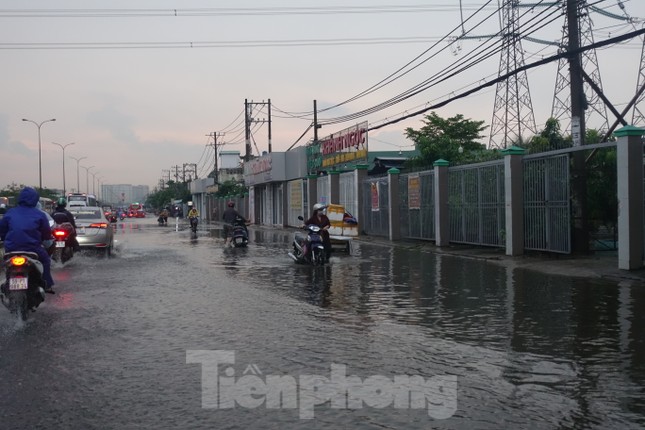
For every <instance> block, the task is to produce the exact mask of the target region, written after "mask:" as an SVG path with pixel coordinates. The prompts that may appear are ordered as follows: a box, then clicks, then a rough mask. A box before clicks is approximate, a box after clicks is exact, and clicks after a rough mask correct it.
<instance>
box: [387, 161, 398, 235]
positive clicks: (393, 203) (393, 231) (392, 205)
mask: <svg viewBox="0 0 645 430" xmlns="http://www.w3.org/2000/svg"><path fill="white" fill-rule="evenodd" d="M400 174H401V171H400V170H399V169H397V168H396V167H392V168H391V169H390V170H388V171H387V182H388V187H387V192H388V208H387V210H388V214H389V223H388V224H389V226H388V227H389V233H390V240H399V239H401V193H400V192H399V188H400V186H399V175H400Z"/></svg>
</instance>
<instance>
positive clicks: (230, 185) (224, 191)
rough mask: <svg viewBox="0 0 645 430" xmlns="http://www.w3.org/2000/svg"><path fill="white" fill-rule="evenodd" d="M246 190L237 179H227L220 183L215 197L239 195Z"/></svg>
mask: <svg viewBox="0 0 645 430" xmlns="http://www.w3.org/2000/svg"><path fill="white" fill-rule="evenodd" d="M246 192H248V187H246V186H245V185H244V184H241V183H239V182H237V181H234V180H232V179H229V180H228V181H224V182H223V183H221V184H220V186H219V189H218V190H217V192H216V193H215V197H228V196H240V195H243V194H244V193H246Z"/></svg>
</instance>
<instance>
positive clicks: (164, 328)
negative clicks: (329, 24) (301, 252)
mask: <svg viewBox="0 0 645 430" xmlns="http://www.w3.org/2000/svg"><path fill="white" fill-rule="evenodd" d="M99 209H100V208H99ZM109 229H111V231H112V233H113V250H112V252H111V256H110V258H103V257H101V256H99V255H95V254H94V253H90V254H88V253H80V254H79V255H77V256H75V257H74V258H73V259H72V260H71V261H69V262H67V263H66V264H62V263H60V262H54V263H53V266H52V275H53V277H54V279H55V281H56V290H57V292H56V294H55V295H53V296H51V297H48V298H47V301H46V303H45V304H44V305H42V306H40V307H39V308H38V309H37V311H36V312H35V313H33V314H32V315H31V316H30V318H29V320H28V321H26V322H24V321H21V320H20V319H17V318H15V317H14V316H12V315H11V314H10V313H9V312H2V313H0V392H2V393H5V399H6V401H5V402H4V405H3V407H2V408H0V422H2V427H3V428H65V429H89V428H101V429H134V428H191V429H211V428H230V429H233V428H240V429H251V428H281V429H286V428H303V427H306V428H397V429H411V428H420V429H421V428H423V429H425V428H446V429H471V428H477V429H497V428H533V429H553V428H598V429H600V428H621V429H637V428H642V427H643V426H645V404H644V403H643V401H642V398H643V397H642V387H643V386H645V384H644V382H645V364H644V363H645V361H644V360H642V357H644V356H645V344H644V342H643V330H642V327H645V316H644V314H643V313H642V312H638V309H641V308H642V307H643V306H644V305H645V291H643V289H633V288H629V287H628V286H626V285H616V284H612V283H610V282H604V281H602V282H601V281H598V280H594V281H589V280H584V279H574V278H567V277H558V276H550V275H545V274H540V273H534V272H529V271H524V270H517V269H514V268H512V267H504V266H499V265H490V264H488V263H486V262H485V261H480V260H471V259H464V258H457V257H452V256H447V255H437V254H433V253H432V252H429V251H427V250H426V249H424V248H422V247H419V246H418V245H405V244H403V245H397V246H394V245H392V244H390V243H388V242H381V241H378V240H371V241H369V240H356V241H354V243H353V244H352V247H351V248H352V249H351V252H350V253H349V254H348V253H345V252H336V251H335V252H332V254H331V257H330V259H329V263H328V264H325V265H321V266H314V265H300V264H294V261H293V259H292V258H291V257H289V255H288V253H289V252H290V251H291V250H292V248H291V247H292V241H293V234H294V231H293V230H290V229H281V228H269V227H257V226H250V227H249V228H248V244H247V246H245V247H230V246H224V243H225V238H224V235H223V230H222V226H221V225H220V224H208V223H206V222H203V223H200V224H199V226H198V229H197V234H196V235H194V234H192V232H191V231H190V226H189V224H188V221H187V220H186V219H183V218H179V219H177V218H169V220H168V225H167V226H160V225H159V223H158V222H157V219H156V217H153V216H149V217H146V218H126V219H124V220H119V221H117V222H116V223H113V224H111V225H109ZM86 233H87V230H86ZM80 241H81V236H79V242H80ZM81 245H82V242H81ZM538 406H539V407H538ZM500 423H502V424H500Z"/></svg>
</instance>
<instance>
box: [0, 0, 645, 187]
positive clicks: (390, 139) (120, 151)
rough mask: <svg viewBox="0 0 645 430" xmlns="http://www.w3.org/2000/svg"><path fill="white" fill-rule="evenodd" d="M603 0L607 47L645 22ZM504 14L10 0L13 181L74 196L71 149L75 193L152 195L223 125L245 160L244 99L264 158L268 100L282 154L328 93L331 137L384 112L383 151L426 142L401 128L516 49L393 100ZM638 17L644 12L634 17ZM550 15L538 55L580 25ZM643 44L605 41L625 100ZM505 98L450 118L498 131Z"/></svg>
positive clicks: (482, 94) (348, 5)
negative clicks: (113, 187) (126, 189)
mask: <svg viewBox="0 0 645 430" xmlns="http://www.w3.org/2000/svg"><path fill="white" fill-rule="evenodd" d="M595 1H596V2H597V3H596V7H597V8H599V9H602V10H603V11H604V12H605V13H604V14H603V13H599V12H593V13H592V14H591V20H592V23H593V28H594V32H593V34H594V39H595V41H602V40H606V39H608V38H610V37H613V36H617V35H619V34H624V33H628V32H630V31H634V30H635V29H640V28H641V27H642V24H643V21H642V18H645V1H642V0H623V1H622V2H619V1H617V0H595ZM538 2H539V0H533V1H531V2H530V3H538ZM460 3H461V5H462V8H461V9H460V7H459V5H460ZM521 3H526V2H521ZM619 3H622V5H623V6H624V9H621V8H620V7H619V6H620V5H619ZM478 9H481V10H479V11H477V10H478ZM496 9H497V0H494V1H488V0H463V1H461V2H460V1H458V0H428V1H425V2H424V1H419V0H409V1H406V0H401V1H397V2H392V1H391V0H339V1H324V0H317V1H312V0H281V1H279V0H218V1H206V0H201V1H199V0H182V1H179V0H174V1H171V0H148V1H145V0H111V1H106V0H103V1H100V0H89V1H88V0H76V1H73V0H56V1H55V0H30V1H29V2H24V1H22V0H3V1H2V2H0V56H2V61H0V64H2V74H1V75H2V79H1V80H0V88H1V92H0V94H1V95H2V98H1V102H0V160H1V163H0V188H4V187H5V186H6V185H8V184H11V183H17V184H26V185H32V186H38V185H39V182H40V181H41V180H42V184H43V186H44V187H48V188H58V189H62V188H63V159H64V162H65V176H64V177H65V181H66V188H67V190H68V191H70V189H76V188H77V186H78V187H79V188H80V190H81V191H85V189H86V188H87V186H86V184H88V183H89V184H90V185H89V188H90V189H92V188H96V187H97V186H98V184H133V185H148V186H150V187H151V189H152V188H154V187H156V186H158V185H159V181H160V180H162V179H163V178H167V177H168V175H170V177H171V179H174V177H173V173H172V172H173V169H174V167H173V166H179V169H180V170H182V169H183V166H184V164H195V165H197V173H198V177H205V176H206V175H207V174H208V173H209V172H210V171H211V170H212V166H213V165H214V157H213V147H212V146H209V145H212V143H213V138H212V137H209V136H208V135H209V134H210V135H212V134H213V133H216V134H217V135H218V137H217V141H218V144H220V145H221V146H219V150H225V151H240V152H241V153H242V154H244V152H245V144H244V133H243V119H244V102H245V100H248V101H249V102H252V103H254V104H253V105H252V106H253V108H254V109H255V111H254V112H253V117H254V119H255V120H256V121H257V122H254V123H253V125H252V136H253V139H252V142H253V144H252V150H253V153H254V154H255V155H257V154H258V153H261V152H262V151H267V150H268V143H269V141H268V123H267V122H266V120H268V118H269V115H268V111H267V106H268V105H267V104H262V103H268V101H269V100H271V117H270V118H271V135H272V139H271V145H272V150H273V151H286V150H287V149H289V148H290V147H295V146H298V145H302V144H305V143H306V142H307V141H308V140H310V139H311V138H312V137H313V132H312V130H311V129H310V130H308V131H307V132H306V133H305V131H306V130H307V129H308V128H309V126H310V124H311V123H312V118H313V115H312V111H313V104H314V100H315V101H316V104H317V109H318V120H319V121H320V122H321V123H322V124H323V127H322V128H321V129H320V130H319V132H318V133H319V138H322V137H324V136H326V135H328V134H331V133H335V132H338V131H341V130H343V129H345V128H348V127H351V126H353V125H355V124H357V123H359V122H363V121H367V122H368V126H369V127H374V126H377V125H384V126H382V127H381V128H378V129H374V130H372V131H370V133H369V150H371V151H398V150H410V149H412V147H413V144H412V142H410V141H409V140H407V139H406V138H405V133H404V131H405V128H406V127H412V128H420V127H422V125H423V123H422V120H423V115H422V114H419V115H416V116H412V117H410V118H408V119H405V120H402V121H399V122H397V123H394V124H389V125H385V124H387V123H388V122H390V121H392V120H394V119H399V118H402V117H404V116H406V115H410V114H411V113H413V112H418V111H420V110H422V109H425V108H427V107H430V106H432V105H433V104H436V103H438V102H440V101H444V100H446V99H448V98H450V97H452V96H455V95H458V94H460V93H461V92H463V91H465V90H467V89H472V88H474V87H475V86H477V85H480V84H482V83H485V82H487V81H490V80H492V79H494V78H495V77H496V76H497V72H498V70H499V64H500V56H499V54H496V55H490V56H489V57H488V58H480V59H479V60H478V61H476V62H473V63H469V64H470V67H467V68H464V69H465V70H463V71H462V72H460V73H458V74H455V75H454V76H451V77H448V78H446V79H444V80H442V81H441V82H436V83H435V84H433V85H428V86H427V88H424V89H423V90H419V91H417V93H416V94H414V95H410V96H409V97H406V98H405V99H403V100H399V99H398V98H397V99H396V100H397V101H398V102H396V103H387V104H385V103H384V102H386V101H389V100H392V99H393V98H395V97H398V96H400V95H402V94H404V93H406V92H407V91H409V90H410V89H412V88H416V86H417V85H420V84H422V83H423V82H424V81H426V80H428V79H429V78H432V77H435V76H437V75H436V74H438V73H440V72H442V71H444V70H445V69H446V68H447V67H450V66H451V65H452V64H454V63H455V62H460V61H466V60H468V58H470V57H469V56H468V53H469V52H471V51H475V52H476V51H477V50H478V49H481V48H482V46H484V44H485V43H487V41H488V43H491V40H492V39H490V38H488V37H486V36H487V35H491V34H495V33H496V32H498V31H499V16H498V14H497V13H496ZM545 10H546V8H534V9H529V8H521V10H520V12H519V13H520V14H521V17H520V22H521V23H522V24H523V25H525V26H526V27H528V26H529V25H531V23H536V22H538V21H537V20H538V18H542V17H544V15H541V13H542V14H546V12H544V11H545ZM607 12H608V13H609V14H610V16H607ZM626 14H627V15H629V16H631V17H633V18H636V19H635V20H634V21H632V22H628V21H625V20H621V19H619V18H620V17H623V16H625V15H626ZM487 17H488V18H487ZM532 20H533V21H532ZM539 22H541V23H542V24H543V26H541V28H540V29H536V30H535V32H534V33H533V34H532V35H531V36H532V37H533V40H523V42H522V48H523V51H524V58H525V60H524V61H525V63H526V64H529V63H531V62H534V61H537V60H540V59H542V58H545V57H548V56H550V55H553V54H555V53H556V52H557V49H558V48H557V46H556V45H555V42H559V41H560V39H561V33H562V26H563V25H564V21H563V20H562V19H555V20H554V21H553V22H551V23H550V24H547V23H546V21H539ZM460 35H466V36H467V37H462V38H461V39H458V40H456V41H455V39H456V37H457V36H460ZM494 40H497V38H494ZM642 44H643V42H642V39H641V38H635V39H632V40H631V41H628V42H624V43H622V44H619V45H610V46H608V47H606V48H603V49H599V50H597V56H598V63H599V70H600V74H601V78H602V85H603V89H604V92H605V94H606V95H607V97H608V98H609V99H610V100H611V101H612V103H614V105H615V106H616V107H617V108H618V109H619V110H620V109H621V107H623V106H625V104H626V103H627V102H628V101H629V100H630V99H631V98H632V97H633V95H634V93H635V91H636V85H637V79H638V70H639V64H640V56H641V49H642ZM556 71H557V62H554V63H550V64H547V65H545V66H541V67H538V68H534V69H530V70H529V71H528V73H527V78H528V85H529V89H530V95H531V100H532V105H533V112H534V115H535V121H536V126H537V128H538V129H540V127H542V126H543V125H544V123H545V121H546V120H547V119H548V117H549V116H550V113H551V106H552V102H553V94H554V88H555V81H556ZM406 94H407V93H406ZM356 96H359V97H356ZM494 102H495V86H494V85H493V86H490V87H487V88H485V89H483V90H481V91H478V92H476V93H474V94H473V95H471V96H468V97H466V98H462V99H459V100H457V101H455V102H451V103H449V104H447V105H446V106H444V107H441V108H438V109H436V110H433V111H434V112H436V113H437V114H438V115H440V116H442V117H450V116H453V115H456V114H462V115H464V117H466V118H469V119H473V120H478V121H485V125H490V124H491V119H492V115H493V107H494ZM644 108H645V107H644ZM426 113H430V111H428V112H426ZM348 115H351V116H349V118H348V117H347V116H348ZM53 118H55V119H56V121H53V122H51V121H50V122H44V123H43V121H47V120H49V119H53ZM610 118H611V119H612V120H613V118H612V117H611V114H610ZM630 118H631V115H630ZM22 119H28V120H29V121H22ZM262 121H264V122H262ZM40 123H42V125H41V127H40V132H41V133H40V135H41V139H40V142H41V145H40V154H41V163H40V165H41V169H39V145H38V126H37V124H40ZM594 125H595V124H594V122H593V121H590V124H588V126H589V127H593V126H594ZM303 133H304V135H303ZM301 136H302V138H300V137H301ZM299 138H300V140H299ZM54 142H55V143H58V144H59V145H67V144H69V143H73V145H69V146H67V147H66V148H65V150H63V149H62V148H61V147H60V146H58V145H55V144H54ZM486 142H487V139H484V141H483V142H482V143H486ZM63 154H64V158H63ZM72 157H73V158H72ZM80 158H82V160H80V161H79V162H77V161H76V160H75V159H80ZM88 172H89V176H88ZM41 175H42V176H41ZM41 178H42V179H41ZM90 191H91V190H90Z"/></svg>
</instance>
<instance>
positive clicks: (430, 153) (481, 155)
mask: <svg viewBox="0 0 645 430" xmlns="http://www.w3.org/2000/svg"><path fill="white" fill-rule="evenodd" d="M423 123H424V125H423V127H421V128H420V129H419V130H415V129H413V128H410V127H408V128H406V129H405V135H406V137H407V138H408V139H411V140H412V141H413V142H415V144H416V146H417V149H418V150H419V152H420V153H421V155H420V156H418V157H415V158H413V159H412V160H410V162H409V165H410V166H415V167H422V166H428V167H429V166H432V165H433V163H434V162H435V161H437V160H438V159H444V160H448V161H449V162H450V163H451V164H453V165H454V164H463V163H466V162H477V161H484V160H490V159H494V158H498V157H499V154H498V153H497V151H492V150H487V149H486V147H485V145H483V144H481V143H479V142H478V141H477V140H479V139H482V138H483V137H484V136H483V135H482V134H481V133H482V132H483V131H484V130H485V129H486V128H488V126H484V125H483V124H484V121H473V120H470V119H465V118H464V116H463V115H461V114H458V115H455V116H453V117H451V118H448V119H444V118H441V117H440V116H439V115H437V114H436V113H435V112H432V113H430V115H426V116H425V117H424V120H423Z"/></svg>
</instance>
